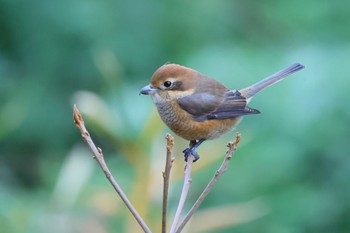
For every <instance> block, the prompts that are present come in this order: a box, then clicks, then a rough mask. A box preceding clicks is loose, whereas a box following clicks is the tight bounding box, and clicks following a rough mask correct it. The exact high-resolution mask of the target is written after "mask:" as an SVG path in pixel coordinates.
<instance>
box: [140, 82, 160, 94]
mask: <svg viewBox="0 0 350 233" xmlns="http://www.w3.org/2000/svg"><path fill="white" fill-rule="evenodd" d="M158 90H159V88H155V87H152V86H151V85H150V84H148V85H147V86H144V87H143V88H142V89H141V90H140V93H139V94H140V95H149V94H152V93H153V92H156V91H158Z"/></svg>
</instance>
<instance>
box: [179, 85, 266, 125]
mask: <svg viewBox="0 0 350 233" xmlns="http://www.w3.org/2000/svg"><path fill="white" fill-rule="evenodd" d="M177 101H178V104H179V105H180V107H181V108H182V109H183V110H185V111H187V112H188V113H190V114H191V115H192V116H193V119H194V120H196V121H205V120H213V119H229V118H233V117H238V116H242V115H249V114H259V113H260V112H259V111H258V110H256V109H253V108H249V107H248V106H247V101H246V98H245V97H243V96H242V95H241V93H240V92H238V91H227V92H225V93H224V96H222V97H218V96H214V95H211V94H208V93H204V94H203V93H194V94H192V95H189V96H185V97H182V98H179V99H178V100H177Z"/></svg>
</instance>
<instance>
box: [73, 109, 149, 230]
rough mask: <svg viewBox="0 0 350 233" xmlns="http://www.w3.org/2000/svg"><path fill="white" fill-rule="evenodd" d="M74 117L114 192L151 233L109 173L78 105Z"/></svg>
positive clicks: (143, 227) (142, 226) (144, 228)
mask: <svg viewBox="0 0 350 233" xmlns="http://www.w3.org/2000/svg"><path fill="white" fill-rule="evenodd" d="M73 117H74V123H75V125H76V126H77V127H78V129H79V130H80V133H81V136H82V137H83V139H84V141H85V142H86V143H87V144H88V145H89V147H90V149H91V151H92V152H93V154H94V159H96V161H97V162H98V164H99V165H100V167H101V169H102V171H103V172H104V173H105V175H106V177H107V179H108V181H109V182H110V183H111V184H112V186H113V188H114V190H115V191H116V192H117V193H118V195H119V197H120V198H121V199H122V201H123V202H124V204H125V205H126V207H127V208H128V209H129V210H130V212H131V214H132V215H133V216H134V218H135V219H136V221H137V222H138V223H139V225H140V226H141V228H142V229H143V231H144V232H146V233H151V230H150V229H149V227H148V226H147V224H146V223H145V222H144V220H143V219H142V218H141V216H140V214H139V213H138V212H137V211H136V209H135V207H134V206H133V205H132V204H131V202H130V201H129V199H128V198H127V196H126V195H125V193H124V192H123V190H122V189H121V188H120V186H119V184H118V183H117V181H116V180H115V179H114V177H113V175H112V173H111V172H110V171H109V169H108V167H107V164H106V162H105V161H104V158H103V154H102V150H101V148H99V147H96V146H95V144H94V142H93V141H92V139H91V137H90V133H89V132H88V131H87V129H86V128H85V124H84V119H83V117H82V116H81V114H80V112H79V110H78V108H77V106H76V105H74V110H73Z"/></svg>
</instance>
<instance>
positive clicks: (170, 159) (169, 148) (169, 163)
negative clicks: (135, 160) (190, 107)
mask: <svg viewBox="0 0 350 233" xmlns="http://www.w3.org/2000/svg"><path fill="white" fill-rule="evenodd" d="M165 138H166V161H165V170H164V172H163V183H164V184H163V208H162V233H166V225H167V224H166V220H167V219H166V218H167V209H168V191H169V179H170V171H171V168H172V165H173V162H174V158H173V157H172V150H173V146H174V138H173V136H171V135H170V134H167V135H166V137H165Z"/></svg>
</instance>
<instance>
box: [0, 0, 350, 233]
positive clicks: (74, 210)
mask: <svg viewBox="0 0 350 233" xmlns="http://www.w3.org/2000/svg"><path fill="white" fill-rule="evenodd" d="M349 9H350V2H349V1H344V0H343V1H340V0H335V1H324V0H321V1H320V0H309V1H301V0H296V1H271V0H267V1H252V0H244V1H243V0H234V1H229V0H219V1H207V0H204V1H203V0H201V1H199V0H194V1H181V0H179V1H159V0H150V1H145V0H137V1H136V0H128V1H121V0H105V1H94V0H87V1H79V0H75V1H67V0H63V1H44V0H33V1H13V0H1V1H0V98H1V101H0V231H1V232H7V233H11V232H45V233H46V232H68V233H69V232H141V231H140V228H139V227H138V226H137V225H136V222H135V221H134V220H133V219H132V217H131V216H130V214H129V213H128V212H127V210H126V208H125V206H124V205H123V204H122V203H121V201H120V199H119V198H118V197H117V196H116V194H115V193H114V191H113V189H112V188H111V186H110V184H109V183H108V181H107V180H106V179H105V177H104V175H103V173H102V172H101V170H100V169H99V167H98V165H97V164H96V163H95V161H94V160H93V159H92V156H91V153H90V151H89V150H88V148H87V146H86V145H85V144H84V142H83V141H82V140H81V137H80V134H79V132H78V130H77V129H76V128H75V126H74V124H73V120H72V106H73V104H74V103H76V104H77V105H78V107H79V109H80V110H81V112H82V113H83V115H84V117H85V120H86V123H87V127H88V129H89V130H90V132H91V134H92V136H93V139H94V140H95V142H96V144H97V145H98V146H100V147H101V148H102V149H103V151H104V154H105V158H106V161H107V163H108V165H109V167H110V169H111V171H112V173H113V174H114V175H115V177H116V178H117V180H118V182H119V183H120V185H121V186H122V187H123V188H124V190H125V192H126V193H127V194H128V196H129V197H130V199H131V201H132V202H133V203H135V206H136V208H137V209H138V210H139V211H140V213H141V215H142V216H144V217H145V219H146V221H147V222H148V223H149V225H150V227H151V228H152V229H153V230H154V232H159V231H160V216H161V196H162V193H161V189H162V188H161V187H162V174H161V172H162V171H163V169H164V168H163V167H164V160H165V139H164V136H165V134H166V132H170V131H169V130H168V129H167V128H166V127H164V125H163V124H162V122H161V121H160V119H159V117H158V116H157V113H156V111H155V107H154V106H153V104H152V101H151V99H150V98H149V97H148V96H139V94H138V93H139V90H140V88H141V87H143V86H144V85H146V84H148V82H149V78H150V77H151V75H152V74H153V72H154V71H155V70H156V69H157V68H158V67H159V66H161V65H162V64H164V63H166V62H174V63H178V64H182V65H185V66H188V67H191V68H194V69H196V70H199V71H200V72H202V73H204V74H206V75H208V76H211V77H215V78H216V79H217V80H219V81H220V82H222V83H224V84H225V85H226V86H228V87H230V88H232V89H240V88H243V87H245V86H248V85H250V84H252V83H254V82H256V81H258V80H260V79H261V78H263V77H265V76H267V75H269V74H272V73H274V72H275V71H277V70H279V69H281V68H284V67H286V66H288V65H290V64H292V63H294V62H300V63H302V64H304V65H305V66H306V69H305V70H303V71H301V72H298V73H296V74H294V75H293V76H291V77H289V78H287V79H286V80H284V81H283V82H280V83H278V84H277V85H275V86H273V87H271V88H269V89H268V90H265V91H264V92H262V93H259V94H258V95H257V96H256V98H255V99H254V100H253V101H252V102H251V104H250V106H251V107H253V108H257V109H259V110H260V111H261V112H262V114H260V115H256V116H248V117H246V118H245V119H244V120H243V121H242V123H241V124H240V125H239V126H238V127H237V130H236V131H239V132H240V133H241V134H242V141H241V143H240V144H239V148H238V150H237V153H236V154H235V157H234V159H233V160H232V161H231V163H230V165H229V169H228V170H227V172H226V173H224V175H223V176H222V178H221V179H220V180H219V182H218V183H217V186H216V187H215V188H214V190H213V191H212V192H211V193H210V195H209V196H208V198H207V199H206V201H205V202H204V203H203V206H201V208H200V209H199V211H198V212H197V213H196V214H195V217H194V219H193V221H191V222H190V223H189V225H188V227H187V228H185V229H186V230H187V231H186V232H222V233H224V232H237V233H238V232H266V233H273V232H278V233H294V232H298V233H300V232H318V233H319V232H327V233H330V232H332V233H333V232H349V231H350V221H349V219H350V185H349V177H350V156H349V151H350V126H349V116H350V110H349V109H350V108H349V97H350V95H349V86H350V79H349V74H350V68H349V67H350V43H349V41H350V28H349V25H350V17H349ZM234 137H235V133H231V134H227V135H225V136H224V137H222V138H220V139H217V140H214V141H208V142H206V143H204V144H203V146H201V147H200V149H199V150H198V152H199V153H200V155H201V159H200V160H199V161H198V163H196V164H195V165H194V171H193V183H192V187H191V190H190V194H189V199H188V201H187V204H186V206H185V210H187V209H188V208H189V207H190V206H191V203H193V202H194V201H195V200H196V197H197V196H198V195H199V193H200V192H201V190H202V189H203V187H205V185H206V184H207V182H208V180H209V179H210V178H211V176H212V175H213V174H214V172H215V170H216V169H217V168H218V166H219V165H220V163H221V161H222V158H223V155H224V153H225V150H226V147H225V145H226V143H227V142H228V141H230V140H233V139H234ZM175 141H176V145H175V152H174V155H175V156H176V161H175V163H174V168H173V173H172V180H171V189H170V199H169V221H171V219H172V216H173V215H174V212H175V210H176V206H177V201H178V198H179V193H180V191H181V185H182V169H183V165H184V162H183V159H182V153H181V151H182V150H183V149H184V148H185V147H186V146H187V142H186V141H184V140H183V139H180V138H178V137H175Z"/></svg>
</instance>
